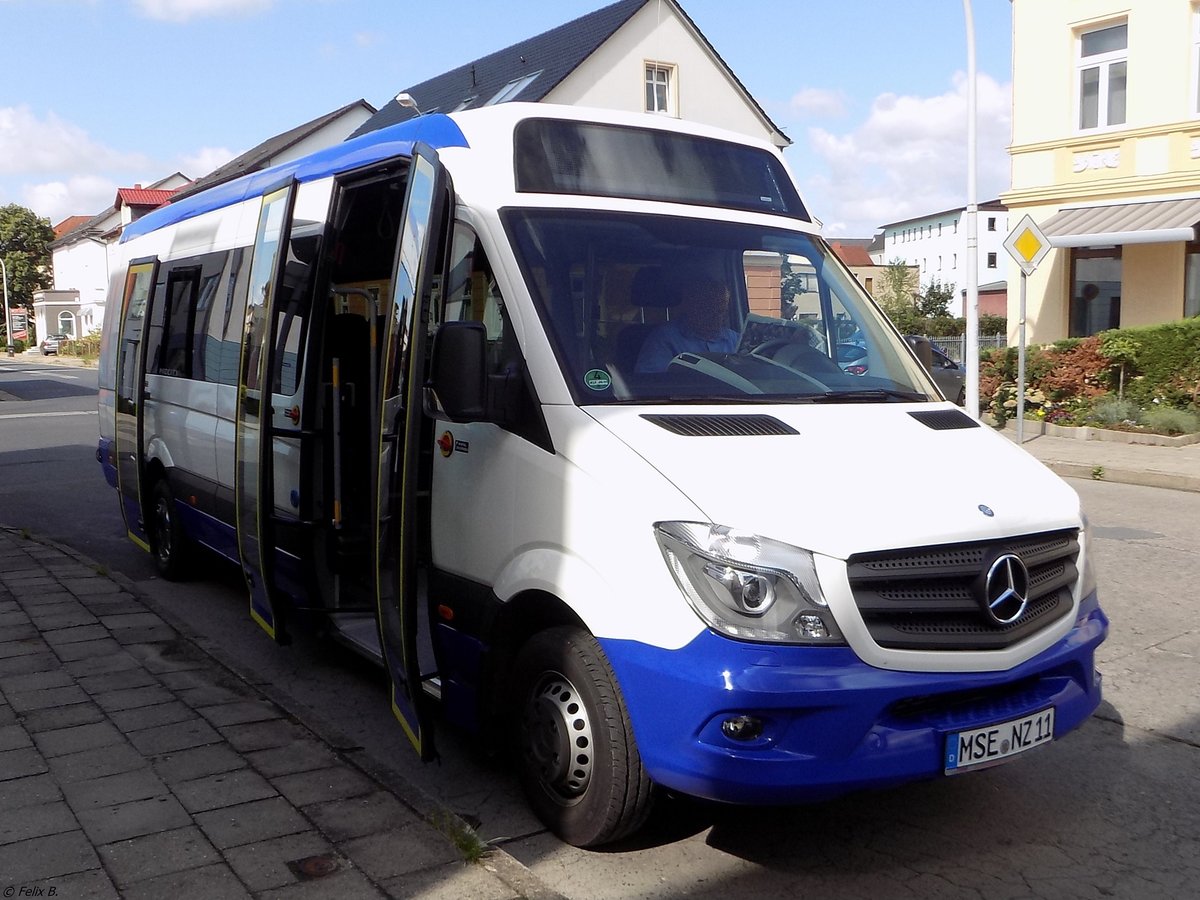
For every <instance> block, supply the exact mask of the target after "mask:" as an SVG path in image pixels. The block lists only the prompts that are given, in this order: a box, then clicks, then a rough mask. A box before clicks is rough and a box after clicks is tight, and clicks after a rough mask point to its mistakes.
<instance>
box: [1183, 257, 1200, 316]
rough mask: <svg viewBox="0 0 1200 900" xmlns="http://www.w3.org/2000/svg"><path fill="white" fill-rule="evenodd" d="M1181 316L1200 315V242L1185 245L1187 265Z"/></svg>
mask: <svg viewBox="0 0 1200 900" xmlns="http://www.w3.org/2000/svg"><path fill="white" fill-rule="evenodd" d="M1183 316H1184V318H1185V319H1186V318H1190V317H1192V316H1200V244H1188V245H1187V267H1186V269H1185V271H1184V276H1183Z"/></svg>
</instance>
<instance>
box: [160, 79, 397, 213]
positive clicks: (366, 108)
mask: <svg viewBox="0 0 1200 900" xmlns="http://www.w3.org/2000/svg"><path fill="white" fill-rule="evenodd" d="M377 111H378V110H376V109H375V107H374V106H372V105H371V104H370V103H368V102H367V101H366V100H361V99H360V100H355V101H354V102H353V103H347V104H346V105H345V106H343V107H341V108H340V109H335V110H334V111H333V112H330V113H326V114H325V115H323V116H318V117H317V118H315V119H313V120H312V121H310V122H305V123H304V124H303V125H297V126H296V127H295V128H292V129H290V130H288V131H285V132H283V133H282V134H277V135H275V137H272V138H268V139H267V140H265V141H263V142H262V143H261V144H259V145H258V146H256V147H252V148H251V149H249V150H247V151H246V152H245V153H243V154H241V155H240V156H237V157H235V158H233V159H231V160H230V161H229V162H227V163H225V165H223V166H221V167H220V168H217V169H214V170H213V171H211V172H209V173H208V174H207V175H205V176H204V177H203V178H198V179H196V181H195V183H194V184H193V185H192V186H191V187H189V188H188V189H187V190H183V191H180V192H179V194H178V195H177V196H176V199H179V198H182V197H186V196H188V195H189V194H194V193H196V192H197V191H203V190H206V189H207V188H210V187H214V186H216V185H218V184H223V183H225V182H226V181H232V180H233V179H235V178H240V177H241V176H243V175H249V174H250V173H251V172H261V171H262V170H263V169H269V168H270V167H271V166H277V165H279V164H280V163H286V162H291V161H292V160H293V159H299V158H300V157H302V156H307V155H308V154H310V153H312V152H313V151H315V150H320V149H321V148H323V147H332V146H333V145H334V144H339V143H341V142H342V141H344V140H345V139H346V138H347V137H348V136H350V135H351V134H353V133H354V132H355V131H356V130H357V129H358V128H359V127H360V126H361V125H362V124H363V123H364V122H366V121H368V120H369V119H370V118H371V116H373V115H375V113H376V112H377Z"/></svg>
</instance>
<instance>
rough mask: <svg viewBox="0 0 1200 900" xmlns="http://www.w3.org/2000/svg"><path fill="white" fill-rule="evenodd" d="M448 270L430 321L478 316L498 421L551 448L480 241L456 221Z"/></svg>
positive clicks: (470, 319)
mask: <svg viewBox="0 0 1200 900" xmlns="http://www.w3.org/2000/svg"><path fill="white" fill-rule="evenodd" d="M448 269H449V275H448V277H447V278H446V286H445V287H446V289H445V290H444V291H443V292H442V294H441V296H442V298H443V299H442V303H441V308H440V309H435V310H434V311H433V313H434V314H433V315H432V316H431V317H430V318H431V325H432V326H433V327H436V326H437V325H438V324H439V323H441V322H466V321H470V322H482V323H483V325H484V328H485V329H486V331H487V348H488V359H487V373H488V383H489V388H488V390H489V394H490V400H489V404H490V406H491V407H492V409H493V411H494V412H495V413H496V415H497V419H496V420H497V421H498V422H500V423H501V424H502V426H503V427H504V428H505V429H506V430H508V431H511V432H512V433H513V434H516V435H519V436H521V437H523V438H525V439H526V440H528V441H530V442H531V443H534V444H537V445H538V446H539V447H542V448H544V449H546V450H551V451H552V449H553V445H552V443H551V441H550V435H549V432H548V431H547V429H546V422H545V420H544V419H543V417H542V413H541V406H540V404H539V403H538V400H537V396H536V394H535V392H534V388H533V383H532V382H531V381H530V379H529V376H528V373H527V372H526V371H525V360H524V357H523V356H522V355H521V348H520V346H519V345H518V343H517V338H516V335H515V334H514V333H513V328H512V322H511V321H510V320H509V318H508V313H507V312H506V311H505V308H504V297H503V296H502V295H501V294H500V287H499V285H497V283H496V278H495V275H494V274H493V272H492V268H491V265H490V264H489V263H488V260H487V255H486V254H485V253H484V250H483V245H482V244H481V243H480V241H479V239H478V238H477V237H476V235H475V232H474V231H472V230H471V229H470V228H468V227H467V226H466V225H463V224H461V223H460V224H457V225H455V227H454V240H453V242H452V243H451V247H450V260H449V266H448Z"/></svg>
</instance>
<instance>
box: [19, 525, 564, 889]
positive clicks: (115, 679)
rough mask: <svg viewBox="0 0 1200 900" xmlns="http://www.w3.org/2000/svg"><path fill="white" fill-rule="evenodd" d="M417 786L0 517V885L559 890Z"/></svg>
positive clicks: (67, 554)
mask: <svg viewBox="0 0 1200 900" xmlns="http://www.w3.org/2000/svg"><path fill="white" fill-rule="evenodd" d="M417 794H419V792H416V791H413V792H411V793H410V792H406V791H405V790H404V785H403V784H398V783H397V781H396V780H395V779H392V778H386V779H382V780H381V779H380V778H379V777H377V773H368V772H365V771H363V770H362V769H361V768H359V767H358V766H356V765H355V764H354V763H353V762H352V761H350V760H348V759H346V758H344V757H342V756H341V755H339V753H338V752H337V751H336V749H334V748H333V747H332V746H330V745H329V744H328V743H327V742H326V741H324V740H323V739H322V738H321V737H320V736H319V735H318V734H316V733H315V732H313V731H312V730H310V729H309V728H308V727H307V726H306V725H304V724H303V723H302V722H300V721H298V720H296V719H295V718H293V717H291V716H289V715H288V713H287V712H285V711H284V710H283V709H282V708H281V707H280V706H278V705H277V704H276V703H275V702H273V701H272V700H271V699H270V698H268V697H266V696H264V695H263V694H262V692H261V691H260V690H259V689H257V688H255V687H252V686H251V685H248V684H247V683H245V682H244V681H242V680H241V679H239V678H238V677H237V676H236V675H235V674H234V673H232V672H230V671H229V670H228V669H226V668H224V667H223V666H221V665H220V664H219V662H217V661H216V660H214V659H213V658H211V657H209V656H208V655H206V654H205V653H204V652H203V651H201V650H200V649H198V648H197V647H196V646H195V645H194V644H192V643H191V642H190V641H188V640H187V639H186V638H184V637H182V636H181V635H179V634H178V633H177V632H176V630H175V629H174V628H173V627H172V626H171V625H170V624H169V623H167V622H166V621H164V620H163V619H161V618H159V616H158V615H157V614H155V613H153V612H151V611H150V610H149V609H148V608H147V607H146V606H145V605H144V604H143V603H142V602H141V601H140V600H139V598H138V597H137V596H136V595H135V594H134V593H132V592H131V590H127V589H126V588H125V587H123V586H122V585H121V584H120V583H119V582H118V581H117V580H114V579H113V578H111V577H109V576H108V575H107V574H106V573H105V572H104V571H103V569H102V568H101V567H99V566H97V565H96V564H94V563H92V562H90V561H89V560H87V559H85V558H83V557H81V556H79V555H78V554H75V553H74V552H73V551H71V550H69V549H67V548H64V547H60V546H57V545H54V544H51V543H48V542H45V541H41V540H39V539H37V538H35V537H33V536H31V535H27V534H23V533H20V532H16V531H14V530H12V529H8V528H4V527H2V526H0V896H2V897H4V898H10V897H35V896H41V897H51V896H53V897H61V898H67V900H76V898H104V897H126V898H154V900H160V898H162V897H170V898H172V900H187V898H193V897H195V898H206V900H207V898H226V897H229V898H235V897H261V898H275V897H335V896H336V897H354V898H359V897H364V898H366V897H421V898H459V897H470V898H473V900H493V898H494V900H507V898H515V897H531V898H545V897H553V896H556V895H554V894H553V892H551V891H549V890H548V889H546V888H545V887H544V886H543V885H541V884H540V882H538V881H537V880H536V879H535V878H534V877H533V876H532V875H531V874H530V873H529V872H528V870H526V869H525V868H524V867H522V866H521V865H520V864H519V863H517V862H516V861H515V860H513V859H512V858H511V857H509V856H508V855H507V854H504V853H503V852H501V851H494V850H488V851H487V852H485V853H484V854H483V855H482V857H481V858H479V859H475V860H468V859H467V858H466V856H465V854H466V853H467V851H465V850H462V849H459V848H460V846H470V844H471V841H472V839H473V835H472V834H471V832H470V830H469V828H468V827H467V826H466V825H465V824H464V823H462V822H460V821H459V820H457V819H456V818H455V817H454V816H453V815H452V814H451V813H449V812H446V811H444V810H441V809H438V808H436V807H435V806H434V805H433V804H432V802H431V801H429V800H428V798H427V797H425V796H424V795H420V796H416V795H417ZM471 855H473V854H471Z"/></svg>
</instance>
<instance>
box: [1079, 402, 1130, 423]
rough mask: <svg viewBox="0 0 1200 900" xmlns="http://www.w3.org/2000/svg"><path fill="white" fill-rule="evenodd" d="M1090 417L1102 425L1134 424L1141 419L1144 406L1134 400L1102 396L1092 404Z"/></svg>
mask: <svg viewBox="0 0 1200 900" xmlns="http://www.w3.org/2000/svg"><path fill="white" fill-rule="evenodd" d="M1088 418H1089V419H1092V420H1093V421H1096V422H1099V423H1100V424H1101V425H1120V424H1122V423H1124V424H1126V425H1134V424H1136V423H1138V422H1139V421H1141V418H1142V408H1141V407H1140V406H1138V405H1137V404H1136V403H1134V402H1133V401H1132V400H1122V399H1120V398H1119V397H1111V396H1109V397H1101V398H1100V399H1099V400H1097V401H1096V402H1095V403H1093V404H1092V411H1091V414H1090V415H1089V416H1088Z"/></svg>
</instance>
